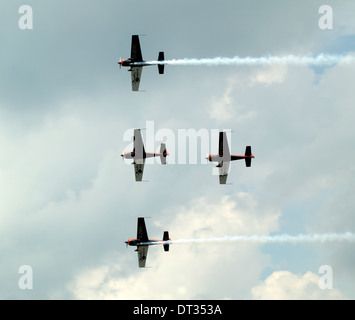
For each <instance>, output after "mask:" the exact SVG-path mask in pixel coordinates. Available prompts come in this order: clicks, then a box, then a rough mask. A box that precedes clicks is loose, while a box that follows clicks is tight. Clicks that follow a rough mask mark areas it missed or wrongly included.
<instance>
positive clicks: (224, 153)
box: [218, 132, 231, 161]
mask: <svg viewBox="0 0 355 320" xmlns="http://www.w3.org/2000/svg"><path fill="white" fill-rule="evenodd" d="M218 152H219V156H220V157H223V160H228V161H230V156H231V154H230V151H229V146H228V140H227V133H226V132H220V133H219V145H218Z"/></svg>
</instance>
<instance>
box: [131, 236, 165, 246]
mask: <svg viewBox="0 0 355 320" xmlns="http://www.w3.org/2000/svg"><path fill="white" fill-rule="evenodd" d="M168 241H169V242H170V241H171V239H170V238H169V240H156V239H149V240H148V241H141V240H139V239H134V238H132V239H128V240H127V241H126V244H128V245H129V246H136V247H138V246H152V245H157V244H166V243H167V242H168Z"/></svg>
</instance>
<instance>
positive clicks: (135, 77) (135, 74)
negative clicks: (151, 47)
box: [131, 67, 143, 91]
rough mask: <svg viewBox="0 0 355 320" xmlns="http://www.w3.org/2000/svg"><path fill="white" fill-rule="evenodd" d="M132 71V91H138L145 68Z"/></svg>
mask: <svg viewBox="0 0 355 320" xmlns="http://www.w3.org/2000/svg"><path fill="white" fill-rule="evenodd" d="M131 69H132V70H131V81H132V91H138V90H139V84H140V82H141V76H142V70H143V67H132V68H131Z"/></svg>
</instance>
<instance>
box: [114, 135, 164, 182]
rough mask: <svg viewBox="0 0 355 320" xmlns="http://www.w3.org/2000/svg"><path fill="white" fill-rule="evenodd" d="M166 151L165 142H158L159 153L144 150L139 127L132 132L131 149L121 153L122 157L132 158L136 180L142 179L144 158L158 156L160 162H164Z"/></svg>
mask: <svg viewBox="0 0 355 320" xmlns="http://www.w3.org/2000/svg"><path fill="white" fill-rule="evenodd" d="M167 155H168V152H167V151H166V145H165V143H161V144H160V153H153V152H145V150H144V144H143V139H142V134H141V130H140V129H134V133H133V151H129V152H125V153H123V154H121V157H122V158H124V159H133V163H132V164H134V172H135V178H136V181H142V178H143V170H144V163H145V159H146V158H153V157H160V161H161V164H166V156H167Z"/></svg>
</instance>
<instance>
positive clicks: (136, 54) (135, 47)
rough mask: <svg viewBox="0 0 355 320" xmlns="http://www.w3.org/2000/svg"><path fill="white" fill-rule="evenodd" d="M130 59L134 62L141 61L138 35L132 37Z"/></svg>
mask: <svg viewBox="0 0 355 320" xmlns="http://www.w3.org/2000/svg"><path fill="white" fill-rule="evenodd" d="M131 59H133V60H134V62H141V61H143V57H142V51H141V45H140V43H139V36H138V35H133V36H132V47H131Z"/></svg>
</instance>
